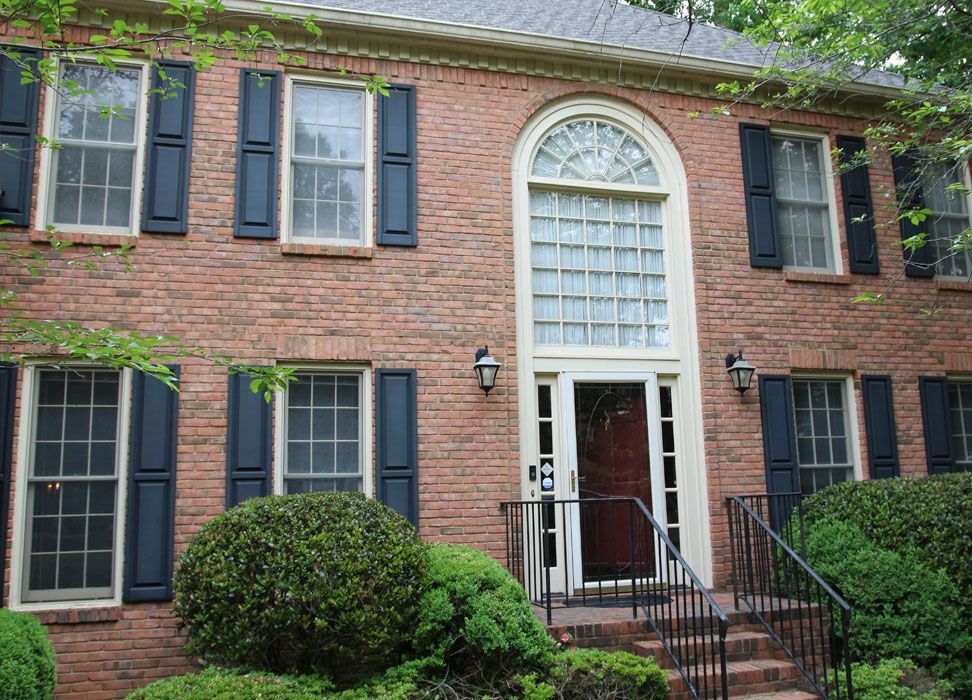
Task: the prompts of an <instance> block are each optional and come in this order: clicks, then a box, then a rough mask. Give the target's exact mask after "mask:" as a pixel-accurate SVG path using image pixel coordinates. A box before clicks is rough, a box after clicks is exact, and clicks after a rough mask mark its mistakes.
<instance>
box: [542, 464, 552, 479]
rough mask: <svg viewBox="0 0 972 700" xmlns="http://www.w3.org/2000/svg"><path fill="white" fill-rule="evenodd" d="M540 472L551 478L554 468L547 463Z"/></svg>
mask: <svg viewBox="0 0 972 700" xmlns="http://www.w3.org/2000/svg"><path fill="white" fill-rule="evenodd" d="M540 472H541V473H542V474H543V475H544V476H550V475H551V474H553V467H552V466H550V462H547V463H546V464H544V465H543V466H542V467H540Z"/></svg>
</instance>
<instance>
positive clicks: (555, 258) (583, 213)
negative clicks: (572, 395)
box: [529, 118, 670, 349]
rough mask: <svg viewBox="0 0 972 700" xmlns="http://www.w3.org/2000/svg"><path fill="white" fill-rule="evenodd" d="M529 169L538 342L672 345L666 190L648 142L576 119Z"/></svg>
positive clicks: (545, 142)
mask: <svg viewBox="0 0 972 700" xmlns="http://www.w3.org/2000/svg"><path fill="white" fill-rule="evenodd" d="M529 173H530V174H529V192H530V197H529V215H530V276H531V294H532V303H533V334H534V343H535V344H536V345H538V346H561V347H562V346H581V347H584V346H587V347H608V348H653V349H661V348H668V347H670V334H669V313H668V311H669V310H668V305H669V291H668V285H667V282H666V261H665V240H666V236H665V231H664V226H665V222H664V221H663V217H662V214H663V206H662V202H663V201H664V198H665V193H664V192H663V190H662V186H663V185H662V182H661V181H660V178H659V174H658V170H657V169H656V166H655V163H654V162H653V160H652V157H651V155H650V152H649V150H648V148H647V147H646V146H645V145H644V143H643V142H642V141H641V140H640V139H639V138H637V137H636V136H635V135H634V134H632V133H631V132H630V131H628V130H627V129H624V128H622V127H620V126H618V125H617V124H613V123H611V122H609V121H606V120H602V119H595V118H580V119H574V120H572V121H569V122H567V123H564V124H561V125H559V126H557V127H555V128H554V129H552V130H551V131H550V133H549V134H548V135H547V136H545V137H544V138H543V139H542V140H541V142H540V144H539V145H538V146H537V149H536V153H535V154H534V156H533V160H532V162H531V164H530V168H529Z"/></svg>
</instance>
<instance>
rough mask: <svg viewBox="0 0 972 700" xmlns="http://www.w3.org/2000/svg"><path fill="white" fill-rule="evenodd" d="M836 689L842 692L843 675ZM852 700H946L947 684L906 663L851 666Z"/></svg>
mask: <svg viewBox="0 0 972 700" xmlns="http://www.w3.org/2000/svg"><path fill="white" fill-rule="evenodd" d="M839 676H840V680H839V681H838V685H839V686H840V687H841V688H843V687H844V685H843V683H844V674H843V672H842V671H841V672H839ZM851 681H852V683H853V686H854V700H889V698H894V700H950V698H951V697H952V694H951V688H950V687H949V686H948V684H947V683H943V682H940V681H938V680H936V679H935V678H934V677H932V676H929V675H928V674H927V673H924V672H923V671H921V670H920V669H919V668H918V667H917V666H915V664H914V663H912V662H911V661H908V660H907V659H888V660H887V661H882V662H881V663H879V664H878V665H876V666H871V665H869V664H852V666H851Z"/></svg>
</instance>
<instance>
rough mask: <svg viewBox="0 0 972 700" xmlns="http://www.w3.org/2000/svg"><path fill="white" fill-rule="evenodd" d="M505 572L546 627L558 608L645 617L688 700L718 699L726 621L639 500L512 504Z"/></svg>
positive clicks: (722, 694)
mask: <svg viewBox="0 0 972 700" xmlns="http://www.w3.org/2000/svg"><path fill="white" fill-rule="evenodd" d="M500 507H501V509H502V510H503V511H504V512H505V514H506V533H507V541H506V546H507V566H508V568H509V570H510V571H511V572H512V573H513V575H514V576H515V577H516V578H517V580H519V582H520V583H521V585H522V586H523V588H524V589H525V590H526V591H527V595H528V596H529V597H530V600H531V601H532V602H533V603H534V604H535V605H538V606H541V607H543V608H544V610H545V611H546V616H547V624H548V625H549V624H551V623H552V620H553V611H554V609H555V608H559V607H563V606H574V605H582V606H605V605H611V606H625V607H629V606H630V608H631V615H632V617H633V618H637V616H638V611H639V609H640V610H641V611H642V613H643V614H644V615H645V617H646V618H647V621H648V624H649V625H650V626H651V629H652V630H653V631H654V632H655V634H656V635H657V636H658V639H659V641H660V642H661V644H662V646H663V647H664V649H665V651H666V652H668V654H669V655H670V656H671V658H672V661H673V663H674V667H675V670H676V671H677V672H678V673H679V675H680V676H681V677H682V679H683V680H684V681H685V684H686V686H687V687H688V689H689V691H690V693H691V694H692V696H693V697H695V698H699V699H700V700H701V699H703V698H705V699H709V698H711V699H712V700H719V698H722V699H723V700H725V699H726V698H728V697H729V687H728V683H727V675H726V632H727V630H728V627H729V619H728V617H726V614H725V613H724V612H723V611H722V608H720V607H719V605H718V604H717V603H716V602H715V600H714V599H713V597H712V595H711V594H710V593H709V591H708V590H707V589H706V588H705V586H703V585H702V582H701V581H699V579H698V577H697V576H696V575H695V572H693V571H692V569H691V568H690V567H689V565H688V564H687V563H686V562H685V560H684V559H683V558H682V555H681V553H680V552H679V551H678V548H677V547H676V546H675V545H674V544H672V541H671V540H670V539H669V538H668V535H667V534H666V533H665V531H664V528H662V527H661V526H660V525H659V524H658V522H657V521H656V520H655V518H654V517H653V516H652V514H651V513H650V512H649V510H648V509H647V508H646V507H645V505H644V503H642V502H641V500H640V499H638V498H584V499H575V500H544V501H511V502H508V503H503V504H501V506H500Z"/></svg>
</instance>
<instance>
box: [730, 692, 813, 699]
mask: <svg viewBox="0 0 972 700" xmlns="http://www.w3.org/2000/svg"><path fill="white" fill-rule="evenodd" d="M739 697H742V698H744V700H819V698H820V696H819V695H817V694H816V693H808V692H807V691H805V690H778V691H777V692H775V693H760V694H759V695H742V696H739Z"/></svg>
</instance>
